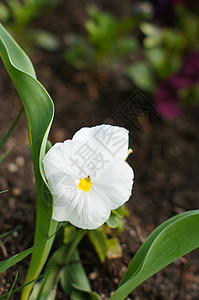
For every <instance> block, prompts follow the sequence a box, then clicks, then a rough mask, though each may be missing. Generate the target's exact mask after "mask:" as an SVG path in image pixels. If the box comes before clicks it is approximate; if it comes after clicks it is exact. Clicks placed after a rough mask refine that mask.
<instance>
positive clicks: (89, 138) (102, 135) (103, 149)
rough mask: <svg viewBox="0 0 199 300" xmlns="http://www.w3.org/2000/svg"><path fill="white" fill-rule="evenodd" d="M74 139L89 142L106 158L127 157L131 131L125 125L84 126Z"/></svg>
mask: <svg viewBox="0 0 199 300" xmlns="http://www.w3.org/2000/svg"><path fill="white" fill-rule="evenodd" d="M72 140H77V141H80V142H82V143H86V142H88V144H89V145H90V147H91V148H92V149H93V150H95V149H97V151H98V152H100V153H101V154H102V155H103V157H104V159H105V160H110V159H112V158H114V157H118V158H121V159H123V160H125V159H126V157H127V153H128V141H129V132H128V130H126V129H125V128H123V127H119V126H112V125H106V124H102V125H98V126H94V127H83V128H81V129H80V130H78V131H77V132H76V133H75V135H74V136H73V139H72Z"/></svg>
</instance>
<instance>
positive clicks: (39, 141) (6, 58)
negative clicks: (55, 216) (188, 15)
mask: <svg viewBox="0 0 199 300" xmlns="http://www.w3.org/2000/svg"><path fill="white" fill-rule="evenodd" d="M0 54H1V58H2V60H3V63H4V65H5V67H6V69H7V71H8V73H9V75H10V77H11V79H12V81H13V83H14V85H15V87H16V89H17V91H18V94H19V96H20V98H21V100H22V103H23V106H24V109H25V112H26V117H27V123H28V131H29V140H30V148H31V153H32V159H33V164H34V171H35V179H36V196H37V212H36V229H35V240H34V244H38V243H39V242H41V241H42V240H44V239H45V238H46V237H47V236H49V235H51V234H52V232H54V231H55V229H56V227H57V222H55V221H53V220H52V207H53V199H52V195H51V193H50V192H49V190H48V187H47V185H46V182H45V176H44V171H43V166H42V159H43V157H44V155H45V150H46V142H47V137H48V133H49V130H50V127H51V123H52V120H53V116H54V105H53V102H52V100H51V98H50V96H49V94H48V93H47V91H46V90H45V89H44V87H43V86H42V85H41V84H40V83H39V81H38V80H37V79H36V75H35V71H34V68H33V66H32V63H31V61H30V59H29V58H28V57H27V55H26V54H25V53H24V52H23V51H22V49H21V48H20V47H19V46H18V45H17V44H16V42H15V41H14V40H13V39H12V37H11V36H10V35H9V34H8V32H7V31H6V30H5V29H4V28H3V26H2V25H1V24H0ZM52 242H53V239H51V240H49V241H48V242H47V243H46V244H44V245H42V246H41V247H40V248H39V249H38V250H36V251H35V252H34V253H33V255H32V259H31V263H30V267H29V271H28V274H27V278H26V282H29V281H31V280H32V279H34V278H36V277H38V275H39V273H40V272H41V269H42V268H43V265H44V263H45V261H46V259H47V257H48V254H49V251H50V249H51V246H52ZM31 288H32V285H29V286H28V287H27V288H25V289H24V290H23V293H22V297H21V299H22V300H25V299H28V295H29V293H30V291H31Z"/></svg>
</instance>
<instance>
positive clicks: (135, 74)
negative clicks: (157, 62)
mask: <svg viewBox="0 0 199 300" xmlns="http://www.w3.org/2000/svg"><path fill="white" fill-rule="evenodd" d="M126 73H127V75H128V76H129V77H130V79H131V80H132V81H133V82H134V84H135V85H136V86H137V87H139V88H140V89H142V90H145V91H149V92H153V90H154V88H155V84H154V79H153V73H152V71H151V69H150V68H149V66H147V64H146V63H144V62H137V63H134V64H133V65H131V66H130V67H128V68H127V70H126Z"/></svg>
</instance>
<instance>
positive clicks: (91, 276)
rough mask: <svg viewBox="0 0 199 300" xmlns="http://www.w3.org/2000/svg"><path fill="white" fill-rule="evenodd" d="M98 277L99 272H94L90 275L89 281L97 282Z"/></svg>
mask: <svg viewBox="0 0 199 300" xmlns="http://www.w3.org/2000/svg"><path fill="white" fill-rule="evenodd" d="M97 276H98V272H97V271H93V272H92V273H90V274H89V276H88V277H89V279H90V280H95V279H96V278H97Z"/></svg>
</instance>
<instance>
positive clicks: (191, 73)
mask: <svg viewBox="0 0 199 300" xmlns="http://www.w3.org/2000/svg"><path fill="white" fill-rule="evenodd" d="M62 3H63V1H62V0H56V1H53V0H23V1H22V0H21V1H20V0H8V1H2V3H0V20H1V22H2V23H3V24H4V25H5V26H6V28H8V29H9V31H10V32H11V34H12V35H13V36H14V38H15V39H16V40H17V41H18V42H19V43H20V44H21V45H22V47H23V48H25V50H26V51H28V52H30V53H31V52H33V50H34V47H35V46H39V47H42V48H44V49H45V50H48V51H55V54H57V55H59V56H60V55H61V59H62V64H64V65H65V66H66V67H67V68H72V70H73V71H74V72H81V71H83V72H84V73H85V72H86V73H87V75H88V76H90V77H91V78H92V80H93V82H94V81H96V83H95V84H96V85H97V84H98V81H99V78H101V79H102V78H103V80H109V76H112V74H114V73H118V72H119V73H120V75H121V76H122V77H123V79H124V80H126V81H129V80H130V81H131V82H132V84H133V86H134V87H136V88H137V89H139V90H141V91H143V92H144V93H146V94H147V96H148V97H150V98H151V99H152V101H154V103H155V106H156V108H157V110H158V112H159V113H160V115H162V116H163V117H164V118H167V119H176V118H178V117H179V116H180V115H181V114H182V111H183V108H184V107H185V106H186V105H196V104H197V102H198V97H199V40H198V37H199V18H198V13H199V4H198V2H197V1H186V0H157V1H153V2H151V1H133V2H132V9H131V10H130V11H128V13H126V15H125V16H122V17H120V16H117V15H115V14H114V9H113V12H112V11H107V10H104V9H102V8H99V7H98V6H97V5H96V4H94V3H90V4H89V5H87V6H85V12H84V13H85V14H86V18H85V21H84V24H83V30H81V31H80V33H78V32H76V30H74V32H73V31H72V32H68V31H67V32H65V33H64V34H63V35H62V36H56V35H55V34H54V33H53V32H50V31H48V30H44V29H41V28H39V26H35V24H36V22H37V19H38V17H40V18H42V16H43V15H46V14H53V11H54V10H55V9H56V8H57V7H59V6H61V5H62ZM121 5H122V3H121ZM55 22H56V19H55ZM62 32H63V28H62ZM101 79H100V80H101Z"/></svg>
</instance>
